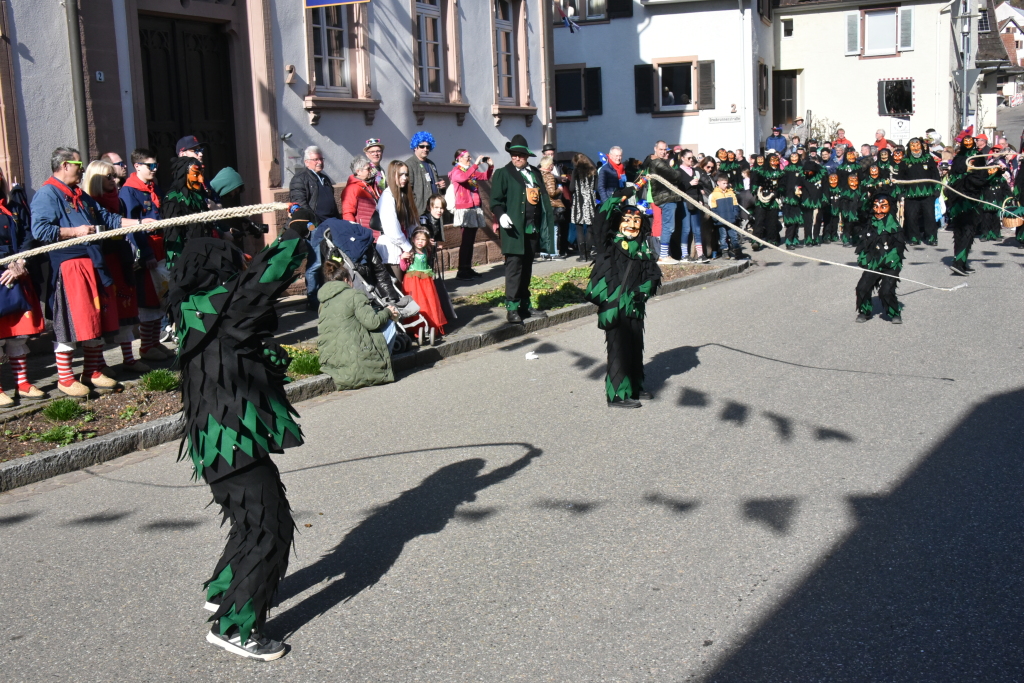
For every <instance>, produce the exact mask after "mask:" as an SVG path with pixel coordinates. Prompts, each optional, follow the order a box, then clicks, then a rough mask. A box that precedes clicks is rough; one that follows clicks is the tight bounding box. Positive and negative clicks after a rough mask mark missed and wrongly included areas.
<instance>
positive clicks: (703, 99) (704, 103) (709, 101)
mask: <svg viewBox="0 0 1024 683" xmlns="http://www.w3.org/2000/svg"><path fill="white" fill-rule="evenodd" d="M697 93H698V95H697V109H714V108H715V60H713V59H712V60H708V61H706V62H697Z"/></svg>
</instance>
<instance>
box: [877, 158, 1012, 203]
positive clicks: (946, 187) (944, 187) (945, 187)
mask: <svg viewBox="0 0 1024 683" xmlns="http://www.w3.org/2000/svg"><path fill="white" fill-rule="evenodd" d="M984 168H987V167H984ZM889 182H891V183H895V184H896V185H920V184H921V183H933V184H935V185H942V191H943V192H952V193H953V194H958V195H960V196H961V197H963V198H964V199H970V200H971V201H972V202H978V203H979V204H988V205H989V206H994V207H995V208H997V209H999V210H1000V211H1001V212H1003V213H1008V212H1007V211H1006V207H1003V206H999V205H998V204H993V203H992V202H987V201H985V200H984V199H978V198H977V197H972V196H970V195H966V194H964V193H963V192H961V191H960V190H956V189H953V188H952V187H950V186H949V185H946V184H945V183H943V182H941V181H938V180H932V179H931V178H921V179H919V180H896V179H895V178H892V179H890V181H889Z"/></svg>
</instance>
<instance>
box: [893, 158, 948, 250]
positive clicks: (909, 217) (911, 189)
mask: <svg viewBox="0 0 1024 683" xmlns="http://www.w3.org/2000/svg"><path fill="white" fill-rule="evenodd" d="M907 147H908V152H909V153H908V154H907V155H906V156H905V157H903V163H902V164H900V167H899V179H900V180H934V181H936V182H932V183H915V184H913V185H902V186H901V187H902V189H903V229H904V231H905V232H906V235H907V241H908V242H910V244H918V243H919V242H924V243H926V244H931V245H936V244H938V243H939V240H938V224H937V223H936V222H935V198H936V197H938V196H939V191H940V189H941V187H942V186H941V185H937V184H936V183H937V182H938V180H939V167H938V165H936V163H935V159H934V158H932V155H931V154H929V153H928V150H926V149H925V148H924V143H923V142H922V141H921V139H920V138H911V140H910V142H909V144H908V146H907Z"/></svg>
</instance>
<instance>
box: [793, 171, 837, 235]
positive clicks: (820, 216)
mask: <svg viewBox="0 0 1024 683" xmlns="http://www.w3.org/2000/svg"><path fill="white" fill-rule="evenodd" d="M827 185H828V169H827V168H826V167H824V166H819V165H818V164H817V163H816V162H814V161H811V160H807V161H805V162H804V195H803V197H801V201H800V206H802V207H803V214H804V220H803V226H804V244H806V245H807V246H817V245H818V244H820V243H821V240H820V237H821V232H822V225H824V224H825V223H826V222H827V221H828V220H830V215H829V214H830V208H831V205H830V204H829V201H828V197H827V196H826V194H825V189H824V188H825V187H826V186H827Z"/></svg>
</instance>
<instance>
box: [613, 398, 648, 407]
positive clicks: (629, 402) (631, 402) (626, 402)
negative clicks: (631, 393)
mask: <svg viewBox="0 0 1024 683" xmlns="http://www.w3.org/2000/svg"><path fill="white" fill-rule="evenodd" d="M641 406H643V403H641V402H640V401H637V400H636V399H633V398H627V399H623V400H621V401H608V407H609V408H640V407H641Z"/></svg>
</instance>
